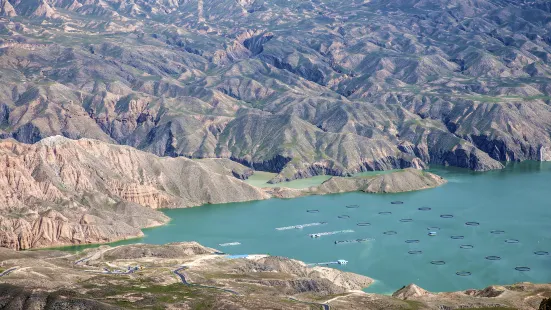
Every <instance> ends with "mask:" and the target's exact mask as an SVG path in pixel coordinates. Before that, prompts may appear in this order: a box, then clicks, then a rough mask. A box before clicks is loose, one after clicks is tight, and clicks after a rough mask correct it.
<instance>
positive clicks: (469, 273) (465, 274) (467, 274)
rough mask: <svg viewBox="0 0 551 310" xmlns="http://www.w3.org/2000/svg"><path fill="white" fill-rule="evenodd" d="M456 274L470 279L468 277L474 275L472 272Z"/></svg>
mask: <svg viewBox="0 0 551 310" xmlns="http://www.w3.org/2000/svg"><path fill="white" fill-rule="evenodd" d="M455 274H456V275H458V276H460V277H468V276H470V275H472V273H471V272H470V271H458V272H456V273H455Z"/></svg>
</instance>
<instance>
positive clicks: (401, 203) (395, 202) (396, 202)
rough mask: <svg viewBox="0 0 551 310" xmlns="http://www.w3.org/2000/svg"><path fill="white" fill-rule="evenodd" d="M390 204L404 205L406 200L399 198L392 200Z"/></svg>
mask: <svg viewBox="0 0 551 310" xmlns="http://www.w3.org/2000/svg"><path fill="white" fill-rule="evenodd" d="M390 204H393V205H403V204H404V202H403V201H399V200H397V201H392V202H390Z"/></svg>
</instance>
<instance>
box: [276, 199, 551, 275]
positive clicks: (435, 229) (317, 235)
mask: <svg viewBox="0 0 551 310" xmlns="http://www.w3.org/2000/svg"><path fill="white" fill-rule="evenodd" d="M403 203H404V202H402V201H392V202H391V204H393V205H401V204H403ZM359 207H360V206H359V205H348V206H346V208H348V209H356V208H359ZM418 210H419V211H431V210H432V208H430V207H420V208H418ZM306 212H308V213H319V212H320V211H319V210H317V209H310V210H306ZM390 214H392V212H390V211H382V212H379V215H390ZM337 217H338V218H339V219H350V216H349V215H339V216H337ZM440 218H442V219H452V218H454V216H453V214H442V215H440ZM399 221H400V222H401V223H409V222H413V219H411V218H404V219H400V220H399ZM324 224H327V222H315V223H309V224H301V225H294V226H286V227H279V228H276V230H289V229H302V228H305V227H311V226H319V225H324ZM356 225H357V226H360V227H363V226H371V223H369V222H359V223H357V224H356ZM465 225H466V226H480V223H479V222H475V221H469V222H465ZM427 230H428V233H427V235H428V236H431V237H434V236H437V235H438V231H439V230H440V228H439V227H435V226H433V227H428V228H427ZM353 232H354V230H351V229H346V230H337V231H328V232H319V233H312V234H308V236H310V237H311V238H320V237H323V236H330V235H336V234H346V233H353ZM504 233H505V231H504V230H491V231H490V234H494V235H501V234H504ZM383 234H384V235H396V234H398V232H396V231H393V230H389V231H385V232H383ZM450 238H451V239H454V240H462V239H465V236H461V235H452V236H450ZM373 240H374V239H372V238H361V239H350V240H339V241H335V242H334V243H335V244H349V243H363V242H369V241H373ZM420 242H421V241H420V240H417V239H408V240H405V243H408V244H415V243H420ZM504 242H505V243H519V242H520V241H519V240H518V239H505V240H504ZM459 248H460V249H465V250H468V249H473V248H474V245H472V244H461V245H459ZM408 254H411V255H419V254H423V251H422V250H410V251H408ZM534 254H535V255H539V256H549V255H550V253H549V252H547V251H535V252H534ZM485 259H486V260H489V261H498V260H501V257H500V256H495V255H491V256H486V257H485ZM346 263H347V261H345V260H339V261H337V262H327V263H316V264H310V265H329V264H341V265H344V264H346ZM430 263H431V264H432V265H445V264H446V262H445V261H443V260H433V261H430ZM514 269H515V270H517V271H523V272H524V271H530V267H527V266H517V267H515V268H514ZM455 274H456V275H458V276H461V277H466V276H470V275H472V273H471V272H470V271H457V272H456V273H455Z"/></svg>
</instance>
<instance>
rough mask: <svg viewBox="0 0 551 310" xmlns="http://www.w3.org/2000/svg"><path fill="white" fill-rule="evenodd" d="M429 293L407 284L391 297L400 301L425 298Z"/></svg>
mask: <svg viewBox="0 0 551 310" xmlns="http://www.w3.org/2000/svg"><path fill="white" fill-rule="evenodd" d="M430 294H431V293H430V292H428V291H426V290H424V289H422V288H420V287H419V286H417V285H415V284H413V283H412V284H409V285H407V286H404V287H402V288H401V289H399V290H397V291H396V292H394V293H393V294H392V297H396V298H400V299H406V300H407V299H410V298H415V297H425V296H428V295H430Z"/></svg>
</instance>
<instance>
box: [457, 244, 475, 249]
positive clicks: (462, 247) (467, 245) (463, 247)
mask: <svg viewBox="0 0 551 310" xmlns="http://www.w3.org/2000/svg"><path fill="white" fill-rule="evenodd" d="M459 248H460V249H472V248H474V245H470V244H462V245H460V246H459Z"/></svg>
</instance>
